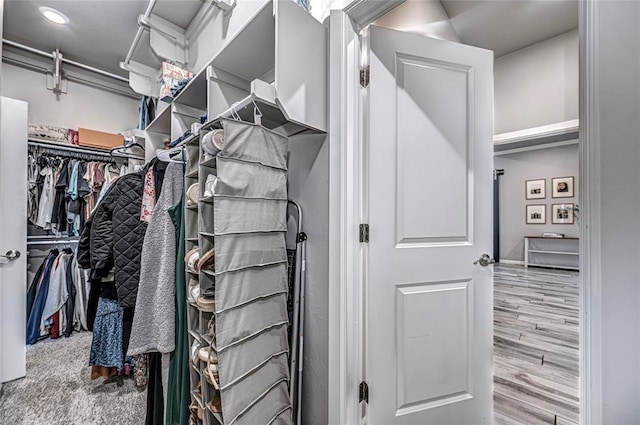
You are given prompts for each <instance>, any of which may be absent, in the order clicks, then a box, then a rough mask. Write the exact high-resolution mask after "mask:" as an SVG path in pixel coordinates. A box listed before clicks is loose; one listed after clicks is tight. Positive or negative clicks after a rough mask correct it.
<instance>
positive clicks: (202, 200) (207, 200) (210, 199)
mask: <svg viewBox="0 0 640 425" xmlns="http://www.w3.org/2000/svg"><path fill="white" fill-rule="evenodd" d="M198 201H200V202H206V203H208V204H212V203H213V196H207V197H206V198H200V199H198Z"/></svg>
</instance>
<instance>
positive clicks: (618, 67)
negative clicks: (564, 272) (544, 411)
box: [587, 1, 640, 425]
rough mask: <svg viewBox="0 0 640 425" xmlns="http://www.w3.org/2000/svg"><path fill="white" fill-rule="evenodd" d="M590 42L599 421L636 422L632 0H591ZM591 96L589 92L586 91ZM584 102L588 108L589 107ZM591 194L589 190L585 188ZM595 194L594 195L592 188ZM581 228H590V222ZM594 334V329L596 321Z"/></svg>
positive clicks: (638, 233)
mask: <svg viewBox="0 0 640 425" xmlns="http://www.w3.org/2000/svg"><path fill="white" fill-rule="evenodd" d="M597 7H598V8H599V14H598V15H596V17H595V23H596V25H599V30H598V36H597V37H596V39H595V41H594V43H595V48H596V49H597V51H598V52H599V55H600V57H599V60H598V61H597V62H596V66H597V67H599V73H600V76H599V78H598V79H597V84H599V87H598V90H597V95H598V96H599V98H598V97H597V98H596V100H595V102H597V104H596V105H594V106H596V107H597V108H598V109H597V110H595V111H594V110H591V109H590V110H591V111H592V112H594V113H595V114H596V115H595V116H596V119H598V118H599V134H595V135H594V136H595V138H596V141H595V143H596V146H595V148H594V149H590V152H591V154H592V155H593V154H596V155H599V159H598V157H597V156H596V161H597V163H595V167H599V175H598V174H597V175H596V178H597V182H599V184H600V186H601V187H600V194H599V199H594V202H598V201H599V205H600V209H601V220H600V226H601V227H600V233H601V244H600V251H601V261H600V263H599V264H592V265H590V269H591V270H596V271H597V270H598V266H599V267H600V279H601V286H598V287H597V288H594V290H593V291H592V293H591V294H592V295H591V296H592V297H594V299H593V302H596V303H597V302H599V303H600V306H601V309H602V311H601V314H602V322H601V336H602V347H601V349H602V358H601V359H599V358H595V359H594V361H596V362H598V361H599V360H601V366H602V411H603V423H604V424H608V425H625V424H638V423H640V282H639V280H640V78H639V76H640V25H638V22H640V2H635V1H632V2H627V1H602V2H598V6H597ZM592 94H593V93H592ZM589 106H590V105H589ZM587 114H589V111H587ZM590 193H592V192H590ZM594 195H597V193H594ZM594 226H595V229H596V230H587V231H589V232H594V231H595V232H597V223H592V226H591V229H594ZM595 331H596V332H597V331H598V327H597V326H596V328H595Z"/></svg>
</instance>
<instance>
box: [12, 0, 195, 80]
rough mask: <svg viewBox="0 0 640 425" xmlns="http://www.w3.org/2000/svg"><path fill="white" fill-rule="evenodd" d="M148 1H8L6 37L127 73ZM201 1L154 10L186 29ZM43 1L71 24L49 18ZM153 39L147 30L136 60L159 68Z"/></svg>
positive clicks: (170, 2) (177, 1)
mask: <svg viewBox="0 0 640 425" xmlns="http://www.w3.org/2000/svg"><path fill="white" fill-rule="evenodd" d="M147 4H148V0H71V1H70V0H6V1H5V8H4V34H3V37H4V38H6V39H8V40H11V41H15V42H18V43H21V44H25V45H27V46H30V47H34V48H36V49H39V50H44V51H46V52H51V51H53V50H55V49H56V48H57V49H60V51H61V52H62V55H63V56H64V57H67V58H69V59H72V60H76V61H79V62H82V63H84V64H87V65H91V66H95V67H97V68H100V69H103V70H105V71H109V72H113V73H116V74H119V75H123V76H126V75H127V73H126V71H123V70H121V69H120V66H119V65H120V62H122V61H123V60H124V59H125V57H126V55H127V52H128V51H129V46H130V45H131V42H132V40H133V38H134V36H135V33H136V32H137V30H138V24H137V20H138V16H139V15H141V14H143V13H144V12H145V10H146V8H147ZM201 5H202V2H201V1H200V0H159V1H158V2H157V3H156V6H155V7H154V10H153V13H154V14H157V15H158V16H160V17H163V18H165V19H167V20H169V21H171V22H173V23H174V24H176V25H178V26H181V27H183V28H184V27H186V26H187V25H188V23H189V22H190V21H191V19H192V18H193V16H194V15H195V13H196V12H197V10H198V9H199V7H200V6H201ZM40 6H49V7H52V8H54V9H57V10H59V11H61V12H62V13H64V14H65V15H67V17H68V18H69V20H70V22H69V24H68V25H57V24H54V23H51V22H49V21H47V20H46V19H45V18H44V17H43V16H42V15H41V14H40V13H39V11H38V8H39V7H40ZM148 40H149V38H148V32H145V35H144V36H143V40H142V42H141V43H140V48H139V49H137V51H136V54H135V55H134V59H135V60H137V61H139V62H142V63H145V64H148V65H151V66H154V67H157V66H159V63H160V62H159V61H158V60H157V58H155V57H154V55H153V54H152V53H151V52H150V51H149V47H148V46H149V41H148ZM145 45H146V48H145V47H144V46H145Z"/></svg>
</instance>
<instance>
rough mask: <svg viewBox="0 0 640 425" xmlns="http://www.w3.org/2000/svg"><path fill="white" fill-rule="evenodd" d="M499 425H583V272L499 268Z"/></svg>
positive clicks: (496, 355) (496, 344)
mask: <svg viewBox="0 0 640 425" xmlns="http://www.w3.org/2000/svg"><path fill="white" fill-rule="evenodd" d="M493 310H494V315H493V324H494V328H493V332H494V336H493V338H494V345H493V356H494V360H493V385H494V424H495V425H542V424H545V425H577V424H578V421H579V405H580V402H579V387H578V376H579V375H578V370H579V345H578V344H579V343H578V328H579V322H578V320H579V319H578V317H579V310H578V273H577V272H572V271H564V270H553V269H542V268H528V269H525V268H524V267H521V266H506V265H498V264H497V265H495V266H494V307H493Z"/></svg>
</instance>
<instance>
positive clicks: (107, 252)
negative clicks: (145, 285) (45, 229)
mask: <svg viewBox="0 0 640 425" xmlns="http://www.w3.org/2000/svg"><path fill="white" fill-rule="evenodd" d="M145 172H146V171H145V170H142V171H140V172H138V173H133V174H127V175H125V176H122V177H120V178H118V179H117V180H116V181H115V182H114V183H113V186H112V187H111V188H110V189H109V191H108V192H107V193H106V194H105V196H104V198H103V199H102V201H101V202H100V205H98V208H97V209H96V211H95V212H94V214H93V215H92V217H91V222H90V223H89V226H90V237H89V245H90V248H89V256H90V262H91V269H92V270H93V277H94V278H98V277H103V276H106V274H107V273H108V272H109V270H111V268H114V272H115V285H116V290H117V292H118V301H119V303H120V306H121V307H123V308H126V307H135V305H136V296H137V294H138V283H139V281H140V253H141V252H142V242H143V240H144V234H145V232H146V230H147V224H146V223H144V222H142V221H140V209H141V206H142V193H143V186H144V173H145ZM89 226H87V227H88V228H89ZM83 236H86V235H83ZM82 241H83V238H82V237H81V244H82ZM85 243H86V240H85ZM78 255H79V256H81V254H80V253H79V254H78Z"/></svg>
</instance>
